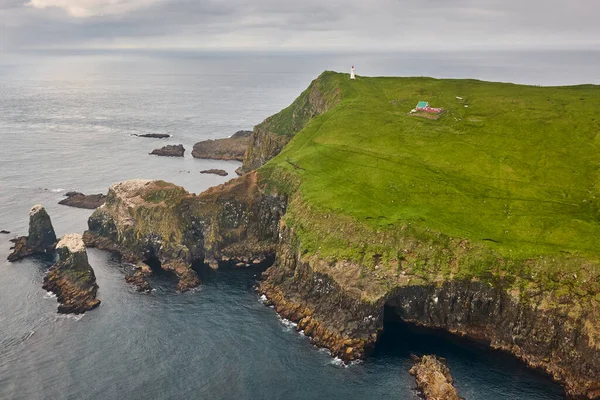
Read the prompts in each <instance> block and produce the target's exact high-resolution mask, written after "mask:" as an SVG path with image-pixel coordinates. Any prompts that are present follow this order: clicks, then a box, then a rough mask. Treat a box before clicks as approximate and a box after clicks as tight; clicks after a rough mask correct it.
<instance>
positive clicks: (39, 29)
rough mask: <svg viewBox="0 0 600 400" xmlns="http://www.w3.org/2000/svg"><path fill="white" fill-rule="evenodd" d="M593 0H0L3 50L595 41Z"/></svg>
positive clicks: (549, 45)
mask: <svg viewBox="0 0 600 400" xmlns="http://www.w3.org/2000/svg"><path fill="white" fill-rule="evenodd" d="M599 13H600V2H597V1H595V0H571V1H564V0H545V1H540V0H530V1H527V2H525V1H513V0H509V1H501V0H422V1H420V2H419V1H404V0H396V1H394V0H377V1H370V2H369V1H358V0H345V1H341V0H330V1H327V2H324V1H318V0H305V1H303V2H289V1H277V0H255V1H242V0H230V1H227V2H223V1H205V0H196V1H194V0H0V34H1V35H0V50H3V51H8V52H19V51H31V50H67V49H74V50H82V49H83V50H93V49H97V50H99V49H113V50H114V49H155V50H238V51H240V50H261V51H389V50H411V51H421V50H436V51H437V50H518V49H523V50H524V49H530V50H535V49H539V50H552V49H557V50H564V49H577V50H585V49H590V50H600V24H598V23H597V19H596V16H597V15H598V14H599Z"/></svg>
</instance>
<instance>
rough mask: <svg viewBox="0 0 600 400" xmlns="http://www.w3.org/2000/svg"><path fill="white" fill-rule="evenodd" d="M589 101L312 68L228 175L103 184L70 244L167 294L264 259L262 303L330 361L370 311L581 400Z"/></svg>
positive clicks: (591, 269) (366, 337)
mask: <svg viewBox="0 0 600 400" xmlns="http://www.w3.org/2000/svg"><path fill="white" fill-rule="evenodd" d="M599 91H600V88H599V87H597V86H592V85H582V86H572V87H532V86H523V85H514V84H504V83H490V82H482V81H475V80H452V79H443V80H437V79H431V78H391V77H385V78H368V77H357V79H356V80H350V79H349V76H348V75H347V74H340V73H334V72H325V73H323V74H322V75H321V76H319V77H318V78H317V79H316V80H315V81H313V82H312V83H311V84H310V86H309V87H308V89H307V90H306V91H304V92H303V93H302V94H301V95H300V97H298V99H296V100H295V101H294V102H293V103H292V104H291V105H290V106H289V107H288V108H286V109H284V110H282V111H281V112H279V113H278V114H276V115H274V116H272V117H269V118H267V119H266V120H265V121H264V122H262V123H261V124H259V125H257V126H256V127H255V128H254V130H253V132H252V134H251V135H250V137H249V139H248V146H247V148H246V150H245V153H244V161H243V167H242V172H243V173H244V175H242V176H241V177H239V178H237V179H235V180H232V181H229V182H228V183H226V184H223V185H221V186H217V187H214V188H211V189H209V190H207V191H206V192H204V193H202V194H200V195H194V194H191V193H188V192H186V191H185V190H184V189H182V188H180V187H178V186H175V185H173V184H169V183H166V182H162V181H129V182H124V183H121V184H117V185H115V186H113V187H112V188H111V190H110V191H109V193H108V198H107V201H106V204H105V205H104V206H103V207H101V208H99V209H98V210H96V211H95V212H94V214H93V215H92V217H91V218H90V220H89V231H88V232H87V233H86V235H85V238H86V241H87V242H88V243H89V244H90V245H97V246H101V247H104V248H111V249H114V250H117V251H120V252H121V253H122V254H123V255H124V256H125V257H127V258H129V259H131V260H132V261H136V262H139V261H141V262H147V263H151V264H152V263H158V264H160V266H161V267H162V268H164V269H167V270H169V271H173V272H174V273H175V274H176V275H177V276H178V277H179V279H180V285H181V289H182V290H184V289H185V288H189V287H191V286H194V285H195V284H197V283H198V281H197V277H196V274H195V272H194V268H193V266H194V265H195V264H196V263H202V262H206V263H208V264H210V265H211V266H213V267H215V268H216V267H218V266H219V264H220V263H222V262H224V261H227V262H231V261H233V262H236V263H244V264H252V263H253V262H255V261H256V262H261V260H271V259H274V262H273V264H272V266H271V267H270V268H269V269H268V270H267V271H266V272H265V274H264V280H263V281H262V282H261V283H260V287H259V291H260V293H262V294H264V295H265V296H266V297H267V298H268V299H269V302H270V303H271V304H273V306H274V308H275V310H276V311H277V312H278V313H280V314H281V315H282V316H284V317H286V318H288V319H290V320H292V321H295V322H297V323H298V329H302V330H303V331H304V333H305V334H306V335H307V336H308V337H310V338H311V340H313V342H314V343H315V344H317V345H319V346H323V347H327V348H329V349H330V351H331V352H332V354H333V355H335V356H338V357H340V358H342V359H343V360H346V361H350V360H354V359H357V358H361V357H365V356H368V354H369V350H370V349H371V348H372V347H373V346H374V344H375V343H376V341H377V340H378V337H379V334H380V333H381V331H382V329H383V320H384V313H386V318H398V319H402V320H404V321H406V322H409V323H415V324H419V325H423V326H427V327H434V328H441V329H445V330H448V331H450V332H452V333H455V334H457V335H464V336H468V337H472V338H475V339H478V340H481V341H485V342H487V343H489V345H490V346H491V347H493V348H496V349H502V350H504V351H506V352H509V353H511V354H513V355H514V356H515V357H518V358H519V359H521V360H522V361H523V362H525V363H526V364H528V365H529V366H531V367H533V368H536V369H540V370H543V371H545V372H546V373H548V374H549V375H550V376H552V378H553V379H555V380H556V381H558V382H560V383H562V384H563V386H564V388H565V390H566V392H567V394H568V395H569V396H579V397H583V398H588V399H597V398H600V247H599V246H598V238H600V202H599V200H598V199H600V187H599V186H598V182H599V181H598V177H599V176H600V159H599V156H598V152H597V151H596V149H597V147H598V144H599V142H598V132H600V125H599V120H598V117H597V110H598V109H600V97H599V96H598V95H597V94H598V92H599ZM419 102H423V103H421V104H424V103H428V102H430V103H431V104H432V107H434V108H435V109H443V110H444V111H445V112H444V113H443V114H440V116H439V118H421V117H419V116H415V115H413V114H411V110H412V109H414V108H415V106H416V105H417V103H419ZM432 109H433V108H432ZM425 112H427V111H425Z"/></svg>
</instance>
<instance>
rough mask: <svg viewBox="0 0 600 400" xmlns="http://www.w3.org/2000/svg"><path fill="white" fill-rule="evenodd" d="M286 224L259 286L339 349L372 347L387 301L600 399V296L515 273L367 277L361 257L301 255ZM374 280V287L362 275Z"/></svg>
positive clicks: (350, 351)
mask: <svg viewBox="0 0 600 400" xmlns="http://www.w3.org/2000/svg"><path fill="white" fill-rule="evenodd" d="M282 232H283V234H282V242H281V243H280V248H279V252H278V253H277V258H276V263H275V265H274V266H272V267H271V268H270V269H269V270H267V271H266V272H265V280H264V282H262V283H261V284H260V286H259V291H260V292H261V293H262V294H264V295H265V296H266V297H267V298H268V300H269V304H273V305H274V308H275V310H276V311H277V312H278V313H279V314H281V315H282V316H283V317H285V318H288V319H290V320H292V321H294V322H297V323H298V327H297V329H298V330H303V331H304V333H305V334H306V335H307V336H309V337H311V338H312V341H313V343H315V344H316V345H318V346H323V347H327V348H329V349H330V350H331V352H332V354H333V355H335V356H337V357H340V358H341V359H343V360H346V361H351V360H354V359H357V358H361V357H363V356H364V355H365V354H368V351H369V350H370V349H371V348H372V347H373V345H374V344H375V342H376V340H377V337H378V334H379V333H380V332H381V330H382V329H383V313H384V307H386V306H387V307H386V310H393V312H394V313H395V314H396V315H397V317H398V318H401V319H402V320H404V321H407V322H411V323H415V324H419V325H423V326H427V327H432V328H441V329H445V330H448V331H450V332H453V333H455V334H459V335H462V336H467V337H470V338H473V339H477V340H482V341H486V342H489V343H490V345H491V346H492V347H493V348H496V349H501V350H504V351H507V352H509V353H512V354H514V355H515V356H517V357H518V358H520V359H521V360H522V361H523V362H525V363H526V364H528V365H529V366H531V367H533V368H536V369H540V370H544V371H546V372H547V373H548V374H550V375H551V376H552V377H553V378H554V379H555V380H556V381H558V382H561V383H562V384H564V386H565V389H566V391H567V393H568V394H569V395H570V396H573V397H583V398H589V399H597V398H600V362H599V360H600V335H599V331H598V328H597V327H598V326H599V323H600V321H599V320H598V313H597V308H596V307H595V306H594V305H593V304H582V302H580V301H578V300H577V299H575V298H569V297H565V296H554V295H551V294H548V293H545V292H542V291H539V290H535V289H531V290H523V291H521V292H519V291H518V290H516V289H514V288H515V285H514V282H502V281H498V282H496V283H495V284H490V283H484V282H480V281H476V280H474V281H463V280H456V281H455V280H450V281H447V282H444V281H439V282H431V283H423V282H422V281H418V280H415V281H414V282H411V279H410V278H403V275H400V277H399V278H398V279H396V280H395V282H394V280H392V279H390V280H380V279H379V277H377V276H376V274H373V275H372V276H370V277H363V278H361V279H359V277H358V270H359V268H357V266H356V265H355V264H353V263H350V262H347V261H345V262H344V261H331V260H329V261H325V260H320V259H319V258H318V257H314V256H301V255H300V254H299V252H298V251H297V250H296V249H297V247H296V246H297V241H296V240H295V239H294V237H293V234H292V233H290V231H289V230H286V229H285V228H284V229H282ZM286 232H287V233H286ZM295 242H296V244H294V243H295ZM365 279H366V280H368V281H369V282H370V283H369V286H368V287H364V286H361V285H359V284H358V282H360V281H364V280H365ZM378 281H380V282H378ZM517 286H518V285H517ZM399 340H401V338H399Z"/></svg>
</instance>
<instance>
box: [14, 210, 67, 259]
mask: <svg viewBox="0 0 600 400" xmlns="http://www.w3.org/2000/svg"><path fill="white" fill-rule="evenodd" d="M11 241H12V242H13V243H14V244H15V245H14V246H13V247H11V250H13V252H12V253H11V254H10V255H9V256H8V261H17V260H20V259H22V258H25V257H28V256H32V255H35V254H43V253H47V252H49V251H52V250H54V246H55V245H56V233H54V227H53V226H52V221H51V220H50V216H49V215H48V213H47V212H46V209H45V208H44V207H43V206H42V205H40V204H36V205H35V206H33V207H32V208H31V210H30V211H29V235H28V236H21V237H18V238H16V239H12V240H11Z"/></svg>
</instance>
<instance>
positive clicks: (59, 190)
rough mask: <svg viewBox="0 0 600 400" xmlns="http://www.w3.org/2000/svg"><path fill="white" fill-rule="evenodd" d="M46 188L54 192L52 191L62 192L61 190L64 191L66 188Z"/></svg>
mask: <svg viewBox="0 0 600 400" xmlns="http://www.w3.org/2000/svg"><path fill="white" fill-rule="evenodd" d="M46 190H48V191H49V192H52V193H60V192H64V191H65V189H63V188H56V189H46Z"/></svg>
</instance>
